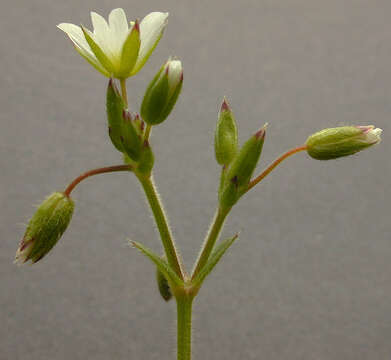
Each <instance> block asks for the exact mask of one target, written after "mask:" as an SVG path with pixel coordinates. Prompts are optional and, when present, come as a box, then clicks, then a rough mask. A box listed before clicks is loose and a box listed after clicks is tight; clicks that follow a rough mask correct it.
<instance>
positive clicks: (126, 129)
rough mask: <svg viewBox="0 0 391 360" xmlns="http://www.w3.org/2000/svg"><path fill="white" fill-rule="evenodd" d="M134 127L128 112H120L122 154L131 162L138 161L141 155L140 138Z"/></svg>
mask: <svg viewBox="0 0 391 360" xmlns="http://www.w3.org/2000/svg"><path fill="white" fill-rule="evenodd" d="M135 125H136V124H135V123H134V121H133V120H132V116H131V115H130V113H129V111H127V110H124V111H123V112H122V127H121V136H120V140H121V144H122V147H123V149H124V152H126V153H127V154H128V155H129V157H130V158H131V159H132V160H134V161H138V159H139V158H140V154H141V136H140V135H139V134H138V132H137V130H136V127H135Z"/></svg>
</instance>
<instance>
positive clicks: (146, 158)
mask: <svg viewBox="0 0 391 360" xmlns="http://www.w3.org/2000/svg"><path fill="white" fill-rule="evenodd" d="M154 162H155V157H154V155H153V151H152V148H151V145H150V144H149V142H148V141H147V140H145V141H144V144H143V146H142V150H141V155H140V159H139V165H138V167H137V171H138V172H139V173H140V174H142V175H147V176H148V175H150V174H151V171H152V168H153V164H154Z"/></svg>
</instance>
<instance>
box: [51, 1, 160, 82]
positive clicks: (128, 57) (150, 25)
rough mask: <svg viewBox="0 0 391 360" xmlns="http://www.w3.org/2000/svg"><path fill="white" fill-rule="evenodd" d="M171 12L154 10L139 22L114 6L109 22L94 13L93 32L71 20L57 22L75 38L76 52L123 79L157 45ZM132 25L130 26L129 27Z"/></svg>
mask: <svg viewBox="0 0 391 360" xmlns="http://www.w3.org/2000/svg"><path fill="white" fill-rule="evenodd" d="M167 17H168V13H161V12H152V13H150V14H148V15H147V16H146V17H145V18H144V19H143V20H142V21H141V23H140V24H139V23H138V21H135V22H133V21H132V22H130V23H129V24H128V21H127V19H126V14H125V12H124V10H123V9H114V10H112V11H111V12H110V14H109V21H108V23H107V22H106V20H105V19H104V18H103V17H102V16H100V15H99V14H97V13H95V12H91V21H92V25H93V28H94V31H93V32H91V31H90V30H88V29H86V28H84V27H83V26H77V25H74V24H69V23H61V24H59V25H57V27H58V28H59V29H61V30H62V31H64V32H65V33H66V34H67V35H68V36H69V38H70V39H71V40H72V42H73V44H74V45H75V48H76V50H77V52H78V53H79V54H80V55H81V56H83V57H84V58H85V59H86V60H87V61H88V62H89V63H90V64H91V65H92V66H94V67H95V68H96V69H97V70H98V71H100V72H101V73H102V74H103V75H105V76H108V77H110V76H113V77H115V78H119V79H124V78H127V77H129V76H132V75H134V74H136V73H137V72H138V71H139V70H140V69H141V68H142V67H143V65H144V64H145V62H146V61H147V60H148V58H149V56H150V55H151V53H152V51H153V50H154V49H155V47H156V45H157V44H158V42H159V40H160V38H161V36H162V34H163V30H164V28H165V26H166V24H167ZM129 25H130V26H129Z"/></svg>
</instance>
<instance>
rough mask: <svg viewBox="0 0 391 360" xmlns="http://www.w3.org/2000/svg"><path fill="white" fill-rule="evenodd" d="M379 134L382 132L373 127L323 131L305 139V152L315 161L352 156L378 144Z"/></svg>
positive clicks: (342, 127) (349, 127)
mask: <svg viewBox="0 0 391 360" xmlns="http://www.w3.org/2000/svg"><path fill="white" fill-rule="evenodd" d="M381 133H382V130H381V129H379V128H375V127H374V126H373V125H368V126H341V127H336V128H330V129H324V130H322V131H319V132H317V133H315V134H313V135H311V136H310V137H309V138H308V139H307V142H306V146H307V152H308V154H309V155H310V156H311V157H312V158H314V159H317V160H331V159H336V158H339V157H342V156H348V155H353V154H355V153H356V152H359V151H361V150H364V149H366V148H367V147H370V146H372V145H375V144H377V143H379V142H380V140H381V139H380V135H381Z"/></svg>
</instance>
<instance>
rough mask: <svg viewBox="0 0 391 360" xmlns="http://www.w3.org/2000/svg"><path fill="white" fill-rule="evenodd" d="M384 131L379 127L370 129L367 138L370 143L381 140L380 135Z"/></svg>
mask: <svg viewBox="0 0 391 360" xmlns="http://www.w3.org/2000/svg"><path fill="white" fill-rule="evenodd" d="M382 132H383V130H382V129H379V128H376V129H373V130H370V131H368V133H367V134H366V140H367V141H368V143H370V144H376V143H378V142H380V140H381V138H380V135H381V133H382Z"/></svg>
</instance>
